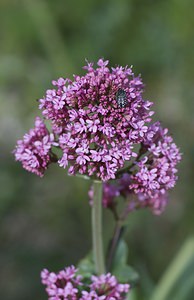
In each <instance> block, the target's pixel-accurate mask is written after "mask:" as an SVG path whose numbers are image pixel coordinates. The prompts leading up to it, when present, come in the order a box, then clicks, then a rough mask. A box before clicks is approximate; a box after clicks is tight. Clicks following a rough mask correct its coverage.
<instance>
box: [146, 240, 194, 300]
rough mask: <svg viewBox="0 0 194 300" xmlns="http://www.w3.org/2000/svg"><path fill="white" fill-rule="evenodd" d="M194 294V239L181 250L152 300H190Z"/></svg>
mask: <svg viewBox="0 0 194 300" xmlns="http://www.w3.org/2000/svg"><path fill="white" fill-rule="evenodd" d="M193 293H194V238H193V237H192V238H189V239H188V240H186V242H185V243H184V245H183V246H182V248H181V250H180V251H179V253H178V254H177V256H176V257H175V259H174V260H173V262H172V263H171V265H170V266H169V268H168V269H167V270H166V272H165V274H164V275H163V277H162V279H161V280H160V281H159V283H158V285H157V286H156V288H155V290H154V292H153V294H152V297H151V299H150V300H186V299H187V300H190V299H193Z"/></svg>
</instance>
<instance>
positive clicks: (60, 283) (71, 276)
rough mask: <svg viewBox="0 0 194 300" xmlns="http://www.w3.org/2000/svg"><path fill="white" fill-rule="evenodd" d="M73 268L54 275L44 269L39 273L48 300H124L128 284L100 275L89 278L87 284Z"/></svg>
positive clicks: (107, 275)
mask: <svg viewBox="0 0 194 300" xmlns="http://www.w3.org/2000/svg"><path fill="white" fill-rule="evenodd" d="M77 272H78V270H77V269H76V268H75V267H74V266H71V267H68V268H65V269H64V270H62V271H60V272H58V273H54V272H49V271H48V270H47V269H44V270H43V271H42V272H41V279H42V283H43V284H44V285H46V292H47V294H48V296H49V298H48V299H49V300H63V299H64V300H66V299H68V300H90V299H91V300H99V299H100V300H110V299H112V300H124V299H125V297H126V295H127V293H128V291H129V284H122V283H119V282H118V281H117V279H116V277H115V276H113V275H111V274H110V273H108V274H102V275H100V276H91V278H90V279H89V281H87V283H86V282H85V281H84V280H83V278H82V277H81V276H80V275H77Z"/></svg>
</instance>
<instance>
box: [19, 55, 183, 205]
mask: <svg viewBox="0 0 194 300" xmlns="http://www.w3.org/2000/svg"><path fill="white" fill-rule="evenodd" d="M84 70H85V71H86V74H85V75H83V76H79V75H74V78H73V80H70V79H68V78H65V79H64V78H59V79H58V80H56V81H53V82H52V83H53V89H49V90H47V91H46V95H45V97H43V98H42V99H40V100H39V108H40V109H41V111H42V114H43V116H44V118H45V119H48V120H49V121H50V122H51V131H52V133H51V134H50V133H49V132H48V130H47V129H46V127H45V125H44V123H43V121H41V120H40V118H36V122H35V128H34V129H32V130H30V132H29V133H28V134H26V135H25V136H24V139H23V140H20V141H18V143H17V146H16V150H15V151H14V153H15V156H16V160H19V161H21V162H22V164H23V167H24V168H25V169H27V170H28V171H31V172H34V173H36V174H37V175H39V176H43V174H44V171H45V170H46V169H47V167H48V164H49V163H50V162H51V161H52V160H53V157H54V154H53V153H52V152H51V146H55V145H57V146H58V148H60V149H61V155H60V157H59V158H58V159H57V161H58V164H59V166H60V167H63V168H68V173H69V174H70V175H76V174H77V173H79V174H82V175H86V176H89V177H91V178H93V179H100V180H102V181H104V182H107V181H109V180H111V179H116V178H118V177H119V176H118V175H119V174H124V172H122V168H124V169H125V168H126V166H129V167H130V166H132V168H131V169H130V170H129V169H128V170H127V172H126V173H128V174H129V175H130V190H132V191H133V192H134V193H135V194H139V193H140V194H143V195H144V196H146V197H147V196H149V197H155V196H156V194H158V192H159V193H163V194H164V193H165V190H166V189H170V188H172V187H173V186H174V184H175V182H176V179H177V176H176V164H177V162H179V161H180V153H179V150H178V148H177V147H176V145H175V144H174V143H173V141H172V138H171V137H170V136H168V135H167V129H163V128H162V127H161V126H160V124H159V123H158V122H157V123H154V124H152V125H151V124H150V122H151V117H152V115H153V111H151V110H150V108H151V106H152V103H151V102H149V101H147V100H144V99H143V97H142V93H143V87H144V86H143V83H142V80H141V78H140V77H139V76H138V77H135V76H134V74H133V72H132V69H131V68H130V67H128V66H126V67H120V66H117V67H115V68H110V67H109V66H108V61H107V60H103V59H99V60H98V62H97V67H96V68H95V67H94V64H93V63H87V65H86V66H85V67H84ZM142 154H143V155H142ZM55 161H56V160H55ZM128 186H129V185H128ZM105 188H107V189H108V186H105ZM106 202H107V201H106ZM109 202H110V201H109ZM107 203H108V202H107Z"/></svg>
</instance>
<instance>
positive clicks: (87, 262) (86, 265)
mask: <svg viewBox="0 0 194 300" xmlns="http://www.w3.org/2000/svg"><path fill="white" fill-rule="evenodd" d="M77 267H78V268H79V274H80V275H82V276H83V277H84V278H90V277H91V275H92V274H95V266H94V261H93V256H92V253H89V254H88V255H87V256H86V257H84V258H83V259H82V260H80V262H79V263H78V265H77Z"/></svg>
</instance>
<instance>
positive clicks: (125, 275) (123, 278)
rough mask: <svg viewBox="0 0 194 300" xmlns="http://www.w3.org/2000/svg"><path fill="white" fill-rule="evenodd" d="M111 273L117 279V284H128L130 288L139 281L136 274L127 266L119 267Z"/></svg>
mask: <svg viewBox="0 0 194 300" xmlns="http://www.w3.org/2000/svg"><path fill="white" fill-rule="evenodd" d="M112 273H113V274H114V275H115V276H116V277H117V279H118V281H119V282H126V283H130V284H131V287H133V285H135V284H136V283H137V282H138V280H139V275H138V273H137V272H136V271H135V270H134V269H133V268H132V267H131V266H128V265H120V266H119V267H117V269H115V270H113V272H112Z"/></svg>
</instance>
